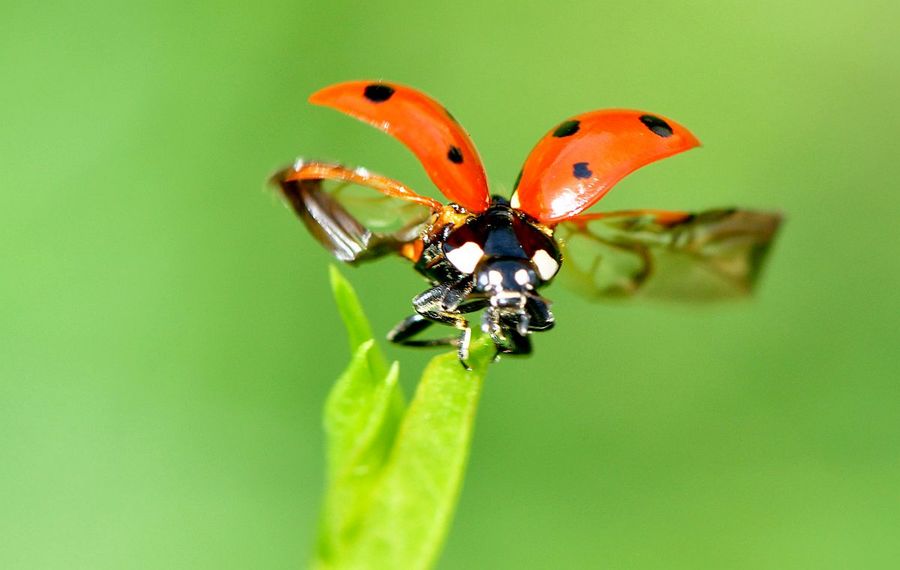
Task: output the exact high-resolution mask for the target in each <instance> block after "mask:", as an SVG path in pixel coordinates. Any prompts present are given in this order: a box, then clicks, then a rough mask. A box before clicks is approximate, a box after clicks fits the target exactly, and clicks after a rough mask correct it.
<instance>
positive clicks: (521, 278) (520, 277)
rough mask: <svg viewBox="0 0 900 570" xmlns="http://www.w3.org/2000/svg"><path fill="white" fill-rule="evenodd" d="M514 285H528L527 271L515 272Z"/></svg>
mask: <svg viewBox="0 0 900 570" xmlns="http://www.w3.org/2000/svg"><path fill="white" fill-rule="evenodd" d="M516 283H518V284H519V285H524V284H526V283H528V271H526V270H525V269H520V270H518V271H516Z"/></svg>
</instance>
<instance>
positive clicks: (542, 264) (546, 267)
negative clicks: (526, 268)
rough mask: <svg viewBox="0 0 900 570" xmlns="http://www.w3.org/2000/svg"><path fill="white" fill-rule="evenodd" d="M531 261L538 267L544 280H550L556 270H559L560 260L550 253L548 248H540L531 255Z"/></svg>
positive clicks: (538, 271)
mask: <svg viewBox="0 0 900 570" xmlns="http://www.w3.org/2000/svg"><path fill="white" fill-rule="evenodd" d="M531 262H532V263H533V264H534V267H535V269H537V273H538V275H540V277H541V279H543V280H544V281H550V279H552V278H553V276H554V275H556V272H557V271H559V262H558V261H556V260H555V259H554V258H553V256H552V255H550V254H549V253H548V252H547V250H546V249H539V250H537V251H535V252H534V255H533V256H531Z"/></svg>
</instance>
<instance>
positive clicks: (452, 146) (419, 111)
mask: <svg viewBox="0 0 900 570" xmlns="http://www.w3.org/2000/svg"><path fill="white" fill-rule="evenodd" d="M309 102H310V103H313V104H315V105H324V106H326V107H332V108H334V109H337V110H338V111H342V112H344V113H346V114H348V115H351V116H353V117H356V118H357V119H360V120H362V121H365V122H367V123H369V124H371V125H372V126H374V127H376V128H379V129H381V130H383V131H385V132H387V133H388V134H390V135H392V136H394V137H396V138H397V139H398V140H400V142H402V143H403V144H405V145H406V146H407V147H408V148H409V149H410V150H411V151H412V152H413V154H415V155H416V157H418V159H419V161H420V162H421V163H422V166H424V167H425V171H426V172H427V173H428V176H429V177H430V178H431V180H432V182H434V184H435V186H437V188H438V190H440V191H441V192H442V193H443V194H444V195H445V196H446V197H447V198H449V199H450V200H452V201H454V202H456V203H457V204H459V205H460V206H462V207H464V208H465V209H467V210H469V211H470V212H473V213H480V212H483V211H484V210H486V209H487V207H488V205H489V204H490V201H491V196H490V193H489V192H488V185H487V178H486V177H485V174H484V167H483V166H482V165H481V159H480V158H479V157H478V151H477V150H476V149H475V145H474V144H472V140H471V139H470V138H469V135H468V134H466V131H465V130H464V129H463V128H462V126H460V124H459V123H457V122H456V121H455V120H454V119H453V117H452V116H451V115H450V113H449V112H448V111H447V110H446V109H445V108H444V107H443V106H442V105H441V104H440V103H438V102H437V101H435V100H434V99H432V98H431V97H429V96H428V95H425V94H424V93H422V92H420V91H417V90H415V89H412V88H411V87H405V86H402V85H397V84H395V83H390V84H388V83H373V82H371V81H349V82H346V83H338V84H337V85H332V86H330V87H326V88H324V89H322V90H320V91H317V92H315V93H313V94H312V95H311V96H310V98H309Z"/></svg>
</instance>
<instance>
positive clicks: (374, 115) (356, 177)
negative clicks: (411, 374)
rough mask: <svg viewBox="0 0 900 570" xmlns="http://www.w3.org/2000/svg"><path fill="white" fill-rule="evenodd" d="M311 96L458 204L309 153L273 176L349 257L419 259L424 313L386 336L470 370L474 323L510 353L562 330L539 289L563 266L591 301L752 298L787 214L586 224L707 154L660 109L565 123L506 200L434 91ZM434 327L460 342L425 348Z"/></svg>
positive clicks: (654, 215) (340, 89)
mask: <svg viewBox="0 0 900 570" xmlns="http://www.w3.org/2000/svg"><path fill="white" fill-rule="evenodd" d="M309 100H310V102H312V103H314V104H317V105H325V106H328V107H333V108H335V109H337V110H339V111H343V112H344V113H347V114H349V115H351V116H354V117H356V118H357V119H360V120H362V121H365V122H368V123H369V124H371V125H373V126H375V127H377V128H379V129H382V130H384V131H386V132H388V133H389V134H391V135H393V136H395V137H396V138H397V139H399V140H400V141H401V142H402V143H403V144H405V145H406V146H407V147H408V148H409V149H410V150H411V151H412V152H413V153H414V154H415V155H416V156H417V157H418V158H419V160H420V161H421V162H422V165H423V166H424V167H425V170H426V172H427V173H428V176H429V177H430V178H431V180H432V181H433V182H434V184H435V185H436V186H437V188H438V189H439V190H440V191H441V192H442V193H443V194H444V195H445V196H446V197H447V198H449V199H450V200H451V203H449V204H447V205H444V204H441V203H440V202H437V201H435V200H433V199H431V198H427V197H425V196H420V195H419V194H416V193H415V192H413V191H412V190H410V189H409V188H407V187H406V186H404V185H403V184H401V183H399V182H397V181H395V180H392V179H390V178H385V177H383V176H379V175H377V174H374V173H371V172H369V171H368V170H366V169H363V168H357V169H349V168H345V167H343V166H340V165H336V164H327V163H323V162H313V161H305V160H302V159H298V160H297V161H296V162H295V163H294V165H293V166H291V167H289V168H286V169H284V170H282V171H281V172H279V173H277V174H276V175H275V176H274V177H273V181H274V182H275V183H277V184H278V185H279V186H280V188H281V191H282V192H283V193H284V196H285V198H287V200H288V201H289V202H290V204H291V206H293V208H294V210H296V212H297V213H298V214H299V215H300V218H301V219H302V220H303V222H304V223H305V224H306V226H307V228H308V229H309V231H310V232H311V233H312V234H313V236H315V238H316V239H317V240H318V241H319V242H321V243H322V244H323V245H324V246H325V247H326V248H328V249H329V250H330V251H331V252H332V253H333V254H334V255H335V256H336V257H337V258H338V259H340V260H341V261H345V262H347V263H353V264H355V263H360V262H363V261H368V260H371V259H377V258H379V257H381V256H384V255H387V254H398V255H400V256H403V257H405V258H407V259H409V260H410V261H412V262H413V263H414V264H415V265H414V266H415V268H416V270H417V271H418V272H419V273H421V274H422V275H424V276H425V278H426V279H428V281H429V283H430V285H431V287H430V288H429V289H428V290H427V291H425V292H424V293H422V294H420V295H418V296H416V297H415V298H414V299H413V301H412V303H413V306H414V307H415V310H416V313H415V314H414V315H412V316H411V317H409V318H407V319H405V320H403V321H402V322H401V323H400V324H398V325H397V326H396V327H395V328H394V329H393V330H392V331H391V332H390V333H389V334H388V339H389V340H391V341H393V342H396V343H399V344H404V345H408V346H439V345H455V346H457V347H458V351H459V358H460V360H461V361H462V363H463V365H465V361H466V358H467V355H468V349H469V341H470V338H471V329H470V328H469V323H468V321H467V319H466V318H465V316H464V315H465V314H466V313H471V312H474V311H478V310H481V309H484V313H483V317H482V320H481V328H482V330H484V331H485V332H486V333H487V334H489V335H490V337H491V339H492V340H493V342H494V344H495V345H496V348H497V351H498V354H500V353H506V354H528V353H530V352H531V342H530V339H529V335H530V334H531V333H532V332H533V331H543V330H547V329H550V328H552V327H553V323H554V320H553V313H551V312H550V303H549V301H548V300H547V299H545V298H543V297H542V296H541V295H540V294H539V293H538V290H539V289H540V288H542V287H544V286H545V285H547V284H548V283H550V281H552V280H553V278H554V277H555V276H556V274H557V272H559V271H560V269H561V268H562V266H563V259H565V270H564V271H563V275H562V277H563V278H566V277H568V278H569V281H570V282H571V283H572V284H574V285H575V286H576V288H577V290H579V291H581V292H582V293H585V294H587V295H588V296H590V297H593V298H599V299H605V298H611V297H647V298H668V299H697V300H707V299H717V298H723V297H733V296H739V295H744V294H746V293H748V292H749V291H750V289H751V287H752V285H753V282H754V280H755V278H756V276H757V275H758V273H759V269H760V266H761V263H762V260H763V258H764V255H765V253H766V250H767V249H768V246H769V244H770V242H771V241H772V238H773V236H774V234H775V231H776V229H777V227H778V224H779V221H780V217H779V216H778V215H777V214H771V213H759V212H750V211H746V210H737V209H721V210H713V211H707V212H702V213H699V214H691V213H686V212H668V211H660V210H633V211H625V212H605V213H592V214H583V213H582V212H583V211H584V210H586V209H588V208H590V207H591V206H592V205H593V204H594V203H596V202H597V201H598V200H599V199H600V198H602V197H603V196H604V195H605V194H606V193H607V192H608V191H609V189H610V188H612V186H613V185H614V184H615V183H616V182H618V181H619V180H620V179H621V178H622V177H624V176H625V175H627V174H628V173H630V172H633V171H634V170H636V169H638V168H640V167H641V166H644V165H646V164H649V163H651V162H654V161H656V160H658V159H660V158H664V157H667V156H671V155H673V154H676V153H679V152H683V151H685V150H688V149H691V148H694V147H695V146H698V145H699V141H698V140H697V139H696V138H695V137H694V135H692V134H691V133H690V132H689V131H688V130H687V129H685V128H684V127H682V126H681V125H679V124H678V123H675V122H674V121H671V120H669V119H666V118H663V117H660V116H659V115H652V114H650V113H645V112H642V111H630V110H622V109H615V110H602V111H593V112H590V113H584V114H582V115H577V116H575V117H572V118H570V119H567V120H565V121H563V122H562V123H560V124H559V125H557V126H555V127H554V128H553V129H551V130H550V131H549V132H548V133H547V134H546V135H545V136H544V138H542V139H541V140H540V141H539V142H538V144H537V146H536V147H535V148H534V150H532V151H531V154H530V155H529V156H528V158H527V160H526V161H525V166H524V168H522V171H521V172H520V173H519V176H518V178H517V179H516V182H515V186H514V190H513V195H512V197H511V198H510V199H509V200H507V199H505V198H503V197H501V196H491V195H490V193H489V192H488V184H487V180H486V178H485V173H484V168H483V167H482V165H481V160H480V159H479V157H478V153H477V152H476V150H475V146H474V145H473V144H472V141H471V140H470V139H469V137H468V135H467V134H466V132H465V130H463V128H462V127H461V126H460V125H459V123H457V122H456V120H455V119H454V118H453V115H451V114H450V112H449V111H447V109H445V108H444V107H443V106H442V105H440V104H439V103H438V102H436V101H434V100H433V99H431V98H430V97H428V96H427V95H425V94H423V93H421V92H419V91H416V90H414V89H411V88H409V87H404V86H401V85H397V84H394V83H383V82H367V81H353V82H347V83H340V84H338V85H332V86H330V87H326V88H325V89H322V90H321V91H318V92H316V93H314V94H313V95H312V96H311V97H310V99H309ZM372 190H374V191H375V192H372ZM561 246H565V252H566V254H565V255H563V254H562V253H561ZM435 322H437V323H443V324H446V325H450V326H452V327H455V328H457V329H459V331H460V333H459V334H458V335H456V336H453V337H450V338H441V339H428V340H422V339H416V338H415V337H416V336H417V335H418V334H419V333H420V332H422V331H423V330H425V329H426V328H428V327H429V326H430V325H431V324H432V323H435Z"/></svg>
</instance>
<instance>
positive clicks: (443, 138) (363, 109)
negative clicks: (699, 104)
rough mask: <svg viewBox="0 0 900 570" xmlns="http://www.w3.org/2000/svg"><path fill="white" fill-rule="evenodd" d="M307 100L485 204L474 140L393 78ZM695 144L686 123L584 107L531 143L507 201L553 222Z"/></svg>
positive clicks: (456, 197) (441, 185)
mask: <svg viewBox="0 0 900 570" xmlns="http://www.w3.org/2000/svg"><path fill="white" fill-rule="evenodd" d="M309 101H310V102H311V103H313V104H316V105H323V106H327V107H332V108H334V109H337V110H339V111H342V112H344V113H346V114H348V115H351V116H353V117H356V118H357V119H360V120H362V121H364V122H367V123H369V124H371V125H372V126H374V127H376V128H379V129H381V130H383V131H385V132H387V133H388V134H390V135H392V136H394V137H396V138H397V139H398V140H400V142H402V143H403V144H404V145H406V146H407V147H408V148H409V149H410V150H411V151H412V152H413V154H415V155H416V157H417V158H418V159H419V161H420V162H421V163H422V165H423V166H424V168H425V171H426V172H427V173H428V176H429V177H430V178H431V180H432V181H433V182H434V184H435V186H437V188H438V189H439V190H440V191H441V192H442V193H443V194H444V195H445V196H446V197H447V198H448V199H450V200H451V201H453V202H456V203H457V204H459V205H461V206H462V207H464V208H465V209H466V210H468V211H469V212H472V213H476V214H477V213H480V212H483V211H484V210H485V209H487V207H488V205H489V204H490V200H491V197H490V192H489V190H488V185H487V180H486V177H485V173H484V167H483V166H482V163H481V159H480V158H479V156H478V151H477V150H476V149H475V145H474V144H473V143H472V140H471V139H470V138H469V136H468V134H467V133H466V131H465V130H464V129H463V128H462V126H461V125H460V124H459V123H457V122H456V120H455V119H454V118H453V117H452V116H451V115H450V113H449V112H448V111H447V110H446V109H445V108H444V107H443V106H442V105H441V104H440V103H438V102H437V101H435V100H434V99H432V98H431V97H429V96H428V95H425V94H424V93H422V92H420V91H418V90H416V89H413V88H411V87H406V86H403V85H398V84H396V83H384V82H372V81H349V82H345V83H339V84H336V85H331V86H329V87H325V88H324V89H321V90H319V91H317V92H315V93H313V94H312V95H311V96H310V98H309ZM699 144H700V142H699V141H698V140H697V138H696V137H695V136H694V135H693V134H692V133H691V132H690V131H688V130H687V129H686V128H685V127H683V126H682V125H680V124H678V123H676V122H674V121H672V120H670V119H667V118H664V117H661V116H659V115H651V114H649V113H645V112H642V111H635V110H624V109H607V110H600V111H593V112H589V113H584V114H581V115H578V116H576V117H573V118H572V119H569V120H567V121H564V122H563V123H561V124H559V125H558V126H556V127H555V128H554V129H552V130H551V131H549V132H548V133H547V134H546V135H545V136H544V137H543V138H542V139H541V140H540V141H539V142H538V143H537V145H536V146H535V147H534V149H533V150H532V151H531V153H530V154H529V155H528V158H527V159H526V161H525V165H524V167H523V168H522V172H521V174H520V177H519V180H518V182H517V184H516V188H515V197H514V199H513V205H514V207H516V208H518V209H520V210H522V211H524V212H525V213H527V214H529V215H530V216H532V217H533V218H535V219H537V220H538V221H540V222H542V223H544V224H547V225H549V226H553V225H556V224H557V223H559V222H561V221H564V220H568V219H572V218H573V217H575V216H577V215H578V214H579V213H581V212H582V211H584V210H585V209H587V208H590V207H591V206H592V205H594V204H595V203H596V202H597V201H598V200H600V199H601V198H602V197H603V196H604V195H605V194H606V193H607V192H608V191H609V190H610V189H611V188H612V187H613V186H614V185H615V184H616V183H617V182H618V181H619V180H621V179H622V178H623V177H625V176H626V175H628V174H629V173H631V172H634V171H635V170H637V169H638V168H640V167H642V166H646V165H647V164H650V163H652V162H655V161H657V160H659V159H661V158H665V157H668V156H672V155H673V154H677V153H680V152H684V151H686V150H689V149H691V148H694V147H696V146H699Z"/></svg>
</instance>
